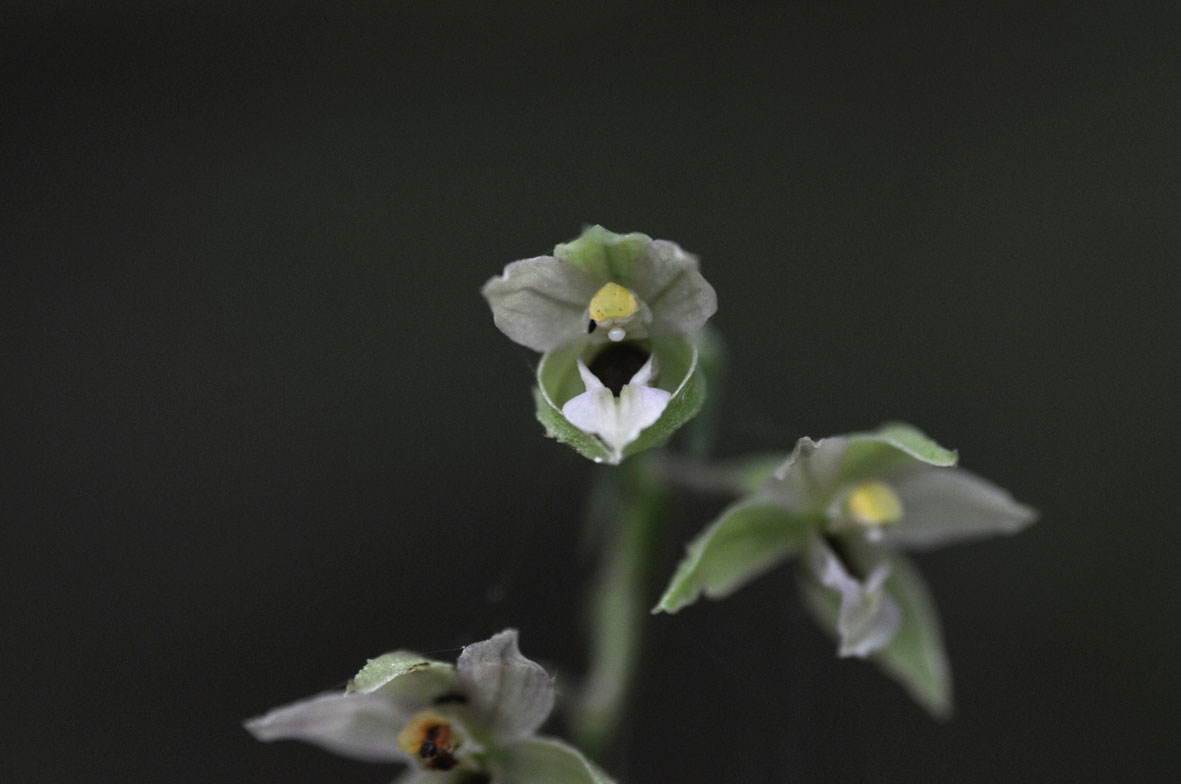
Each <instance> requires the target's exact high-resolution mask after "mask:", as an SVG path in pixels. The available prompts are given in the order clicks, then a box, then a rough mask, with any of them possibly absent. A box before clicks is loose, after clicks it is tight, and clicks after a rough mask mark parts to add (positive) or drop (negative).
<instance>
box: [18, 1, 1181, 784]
mask: <svg viewBox="0 0 1181 784" xmlns="http://www.w3.org/2000/svg"><path fill="white" fill-rule="evenodd" d="M244 5H245V6H246V8H245V10H244V9H242V8H239V7H238V4H225V5H221V6H218V5H210V4H189V3H175V2H172V3H153V4H142V5H135V4H130V3H108V4H104V6H105V9H104V10H101V11H100V10H94V9H90V10H87V9H86V8H84V5H83V4H81V3H68V2H57V3H49V2H46V3H41V4H37V5H36V6H29V7H27V8H26V9H24V10H15V11H10V12H8V13H7V14H6V17H5V20H4V22H3V26H2V27H0V63H2V68H3V70H2V72H0V89H3V96H2V101H0V118H2V119H0V134H2V135H0V167H2V168H0V198H2V200H3V201H2V204H0V208H2V209H0V260H2V261H0V292H2V296H3V300H2V301H0V320H2V321H3V331H2V333H0V341H2V344H0V345H2V347H3V362H4V367H3V371H2V373H3V376H2V378H3V383H2V387H0V388H2V389H3V395H4V397H3V405H2V408H0V410H2V411H3V418H4V430H3V443H4V447H3V455H4V459H3V491H4V492H3V504H2V519H3V523H2V526H3V527H2V531H3V540H2V551H0V553H2V555H0V558H3V568H2V569H0V589H2V593H0V597H2V598H0V602H2V604H3V618H4V630H3V637H2V639H3V642H0V650H2V651H3V656H2V658H3V662H4V670H5V676H4V681H5V685H4V687H3V692H2V697H3V705H4V709H3V715H4V719H3V722H4V728H3V731H2V735H3V737H4V740H5V747H6V748H7V749H8V751H7V752H5V754H4V756H3V758H2V761H0V771H4V778H5V780H6V781H14V782H15V781H19V782H32V781H50V780H52V781H67V780H73V781H101V780H105V781H169V782H174V781H176V782H180V781H192V782H208V781H248V780H249V781H276V782H278V781H306V782H317V781H321V782H327V781H332V782H344V781H350V782H354V781H355V782H382V781H387V780H388V779H389V778H391V777H392V775H393V769H391V768H382V767H375V766H370V765H365V764H362V763H356V762H351V761H347V760H343V759H337V758H334V757H331V756H330V755H328V754H325V753H323V752H321V751H319V750H316V749H312V748H309V747H303V746H300V745H297V744H281V745H274V746H263V745H260V744H257V743H255V742H254V741H253V740H251V739H250V738H249V737H248V736H247V735H246V733H245V732H243V731H242V730H241V729H240V728H239V724H238V723H239V721H240V720H241V719H242V718H244V717H246V716H249V715H252V714H255V713H257V712H260V711H262V710H264V709H266V708H268V707H270V706H272V705H275V704H278V703H280V702H285V701H288V700H290V699H294V698H296V697H300V696H303V695H307V694H311V693H313V692H315V691H318V690H320V689H323V688H328V687H332V686H336V685H340V684H341V683H343V681H344V680H345V679H346V678H347V677H348V676H350V675H351V674H352V673H353V672H354V671H355V670H356V669H357V667H358V666H359V665H360V664H362V663H363V662H364V660H365V658H366V657H368V656H373V655H376V654H378V653H380V652H382V651H384V650H387V649H390V648H393V647H397V646H406V647H414V648H418V649H420V650H424V651H428V652H436V653H437V655H438V656H440V657H443V658H448V657H451V656H453V655H454V654H455V653H456V652H457V650H458V646H461V645H462V644H464V643H466V642H471V641H473V640H476V639H481V638H483V637H485V636H487V635H488V634H490V633H492V632H494V631H497V630H499V629H501V628H503V627H504V626H507V625H514V626H517V627H519V628H520V629H521V635H522V645H523V648H524V650H525V652H526V653H527V654H528V655H530V656H532V657H534V658H538V659H540V660H542V661H544V662H546V663H547V665H549V667H550V668H551V671H552V672H555V673H556V674H557V676H558V684H559V687H560V688H562V687H565V689H566V690H567V691H569V690H572V689H573V686H574V684H575V683H576V677H577V674H578V672H579V669H580V667H581V666H582V656H583V653H582V651H583V650H584V640H582V639H581V638H580V637H579V636H578V634H577V632H578V630H579V629H580V625H579V615H578V609H577V608H578V606H579V601H580V590H581V589H580V585H581V584H582V583H583V582H584V581H585V579H586V577H587V576H588V574H589V567H590V565H589V564H588V563H587V561H586V559H585V558H583V557H582V556H581V555H580V553H581V551H580V547H579V536H580V519H579V516H580V509H581V503H582V499H583V496H584V493H585V490H586V488H587V487H588V486H589V481H590V480H591V479H592V477H593V475H594V474H595V473H596V472H597V471H602V470H605V469H601V468H596V467H595V466H592V465H590V464H588V463H586V462H585V461H582V460H580V459H579V458H578V457H577V456H576V455H574V454H573V453H572V452H570V451H568V450H565V449H563V448H561V447H559V446H557V445H555V444H553V443H551V442H549V441H547V440H545V439H543V438H541V434H540V428H539V426H538V425H537V424H536V423H535V421H534V420H533V415H532V408H531V407H532V404H531V401H530V395H529V387H530V384H531V371H530V367H531V364H532V363H533V362H534V357H533V355H532V354H531V353H530V352H528V351H526V350H524V349H521V348H519V347H516V346H514V345H512V344H511V343H509V341H508V340H507V339H505V338H503V337H502V336H501V335H500V334H499V333H498V332H497V331H496V330H495V329H494V327H493V326H492V322H491V318H490V315H489V313H488V311H487V308H486V306H485V304H484V302H483V301H482V300H481V299H480V297H479V295H478V289H479V286H480V285H481V284H482V283H483V282H484V280H485V279H486V278H487V277H489V276H491V275H493V274H495V273H497V272H499V270H500V269H501V267H502V266H503V265H504V264H505V263H506V262H508V261H511V260H513V259H516V258H521V257H525V256H532V255H537V254H540V253H543V252H547V251H548V250H549V249H550V248H551V247H552V246H553V244H554V243H556V242H559V241H565V240H568V239H570V238H571V237H573V236H575V235H576V234H577V233H578V231H579V229H580V227H581V226H582V224H583V223H584V222H598V223H602V224H604V225H606V226H607V227H609V228H612V229H615V230H617V231H631V230H639V231H644V232H646V233H649V234H651V235H653V236H656V237H661V238H667V239H673V240H676V241H678V242H680V243H681V244H682V245H683V246H684V247H686V248H687V249H689V250H691V251H693V252H696V253H697V254H699V255H700V256H701V258H702V264H703V269H704V271H705V273H706V274H707V276H708V277H709V279H710V280H711V282H712V283H713V285H714V286H715V287H716V289H717V291H718V295H719V301H720V307H719V311H718V314H717V316H716V319H715V323H716V325H717V326H718V327H719V328H720V329H721V331H722V332H723V333H724V335H725V337H726V339H727V341H728V343H729V347H730V350H731V363H730V373H729V376H728V381H727V386H726V389H725V406H724V414H723V415H724V422H723V427H724V429H723V434H722V437H721V440H720V444H719V451H720V453H721V454H724V455H732V454H737V453H738V452H740V451H744V450H748V449H758V450H768V449H770V450H786V449H788V448H789V447H790V445H791V444H792V443H794V441H795V439H796V438H798V437H799V436H803V435H810V436H814V437H820V436H824V435H828V434H832V433H836V432H841V431H847V430H855V429H863V428H867V427H872V426H874V425H876V424H878V423H879V422H881V421H883V420H889V419H904V420H908V421H911V422H914V423H915V424H918V425H919V426H921V427H923V428H924V429H926V430H927V431H928V432H929V433H931V434H932V435H933V436H935V437H936V438H937V439H938V440H940V441H941V442H942V443H944V444H945V445H948V446H951V447H956V448H958V449H959V450H960V453H961V458H962V464H963V465H965V466H966V467H968V468H969V469H972V470H974V471H976V472H978V473H981V474H983V475H985V476H987V477H990V478H992V479H993V480H995V481H997V482H998V483H1000V484H1002V485H1003V486H1005V487H1008V488H1010V489H1011V490H1012V491H1013V493H1014V494H1015V495H1016V496H1017V497H1018V498H1019V499H1021V500H1023V501H1025V502H1028V503H1030V504H1032V505H1033V506H1035V507H1037V508H1038V509H1040V511H1041V514H1042V518H1041V520H1040V522H1039V523H1038V524H1037V525H1036V526H1035V527H1033V528H1032V529H1030V530H1029V531H1028V532H1027V533H1024V534H1022V535H1021V536H1019V537H1017V538H1014V539H1004V540H992V541H988V542H983V543H979V544H974V545H966V546H962V547H957V548H954V549H948V550H945V551H937V552H933V553H930V554H926V555H923V556H921V557H920V559H919V562H920V565H921V567H922V569H923V571H924V573H925V574H926V576H927V577H928V579H929V580H930V583H931V585H932V587H933V590H934V591H935V594H936V597H937V600H938V602H939V605H940V607H941V610H942V617H943V620H944V624H945V627H946V636H947V642H948V647H949V649H950V653H951V657H952V662H953V666H954V670H955V675H956V679H957V681H956V682H957V701H958V713H957V716H956V717H955V719H954V720H953V721H952V722H951V723H949V724H946V725H940V724H937V723H934V722H932V721H930V720H929V719H928V718H927V717H926V716H925V715H923V714H922V713H921V712H920V711H919V710H918V709H917V708H916V707H914V706H913V705H911V704H910V703H909V702H908V701H907V700H906V698H905V697H904V696H903V695H902V693H901V691H900V690H898V689H897V688H896V687H895V686H894V685H893V684H892V683H890V682H888V681H887V680H885V679H884V678H882V677H880V676H879V675H878V674H877V673H876V672H875V671H874V670H873V669H872V667H870V666H868V665H865V664H863V663H860V662H853V661H839V660H837V659H836V657H835V656H834V655H833V652H832V647H833V646H832V644H831V642H830V641H828V640H827V639H825V638H824V637H823V636H822V635H821V634H820V633H819V632H818V631H817V630H816V629H815V628H814V627H813V626H812V625H811V623H810V622H809V621H808V620H807V619H806V617H804V615H803V614H802V610H801V609H800V607H799V605H798V602H797V600H796V598H795V592H794V586H793V581H792V578H791V573H790V571H789V570H779V571H777V572H775V573H774V574H772V575H770V576H768V577H766V578H764V579H762V580H760V581H759V582H757V583H755V584H753V585H751V586H750V587H748V588H747V589H746V590H744V591H743V592H741V593H740V594H738V595H736V596H734V597H732V598H731V599H729V600H727V601H725V602H721V603H708V604H703V605H700V606H697V607H693V608H691V609H689V610H686V611H685V612H683V613H682V614H681V615H679V616H676V617H666V616H661V617H655V618H653V619H652V620H651V622H650V623H649V625H648V629H649V631H650V633H651V637H650V641H651V645H650V647H649V649H648V658H647V662H646V666H645V669H644V671H643V673H642V686H641V689H640V692H639V695H638V700H637V703H636V707H635V711H634V715H633V717H632V718H633V723H632V726H631V730H630V741H631V743H630V746H629V752H628V754H627V758H626V764H624V765H619V766H616V767H614V771H615V772H616V773H618V774H620V775H621V777H623V778H624V779H625V780H626V781H628V782H668V781H688V782H697V781H701V782H719V781H724V782H731V781H734V782H737V781H741V782H778V781H793V782H830V781H890V782H893V781H897V782H913V781H955V782H995V781H1018V780H1023V781H1063V782H1067V781H1069V782H1074V781H1083V780H1093V781H1116V780H1119V781H1152V780H1169V778H1170V776H1171V775H1172V774H1174V773H1175V771H1176V769H1177V767H1178V762H1179V760H1178V752H1177V749H1176V740H1177V734H1178V729H1179V724H1181V715H1179V714H1181V710H1179V707H1178V695H1179V694H1181V678H1179V673H1181V667H1179V665H1178V664H1177V647H1178V646H1177V644H1178V633H1177V632H1178V630H1177V618H1178V610H1177V594H1178V589H1179V588H1181V585H1179V582H1178V579H1177V577H1176V568H1177V565H1178V553H1179V552H1181V550H1179V548H1178V545H1179V544H1181V542H1179V538H1181V537H1179V534H1178V530H1179V524H1178V518H1177V508H1178V498H1177V495H1178V493H1177V487H1178V479H1177V475H1178V474H1177V470H1178V460H1177V457H1178V443H1177V440H1178V439H1177V434H1178V417H1177V413H1176V412H1177V401H1178V376H1179V374H1178V363H1177V348H1178V345H1177V344H1178V333H1179V330H1178V321H1179V320H1178V318H1177V304H1176V303H1177V295H1178V283H1179V276H1178V271H1177V261H1178V248H1179V247H1181V242H1179V240H1181V232H1179V231H1178V216H1179V215H1181V198H1179V197H1181V194H1179V187H1178V183H1179V174H1181V171H1179V168H1181V167H1179V166H1178V160H1179V152H1178V150H1179V147H1178V142H1179V123H1178V120H1179V119H1181V111H1179V107H1181V90H1179V89H1178V87H1179V80H1181V71H1179V66H1181V58H1179V57H1178V54H1177V53H1178V41H1179V40H1181V39H1179V36H1178V33H1179V29H1181V28H1179V24H1178V22H1179V16H1178V10H1177V5H1176V4H1175V3H1168V4H1162V5H1161V6H1159V7H1158V6H1154V5H1151V4H1147V3H1133V4H1114V3H1113V4H1111V7H1110V8H1108V9H1106V10H1103V9H1101V8H1100V7H1095V6H1088V5H1082V6H1080V5H1079V4H1077V3H1067V2H1054V3H1037V4H1026V3H1006V4H990V7H989V8H988V9H987V10H985V9H981V8H977V7H966V6H965V7H960V6H955V7H953V6H952V5H950V4H932V5H931V6H930V7H927V8H908V9H899V8H893V7H892V8H886V7H885V6H883V5H881V4H876V3H864V4H852V5H850V4H846V3H817V4H815V5H814V6H813V7H810V8H786V7H782V6H781V5H779V4H773V3H738V2H735V3H728V4H725V5H723V4H721V3H714V4H702V3H692V2H689V3H687V2H667V3H584V4H579V5H569V6H567V5H563V4H558V3H554V4H544V5H542V4H538V5H535V6H532V7H526V6H524V5H519V4H513V3H506V4H497V5H493V4H475V3H470V4H469V3H459V2H441V3H422V4H413V5H411V4H397V3H390V4H382V5H353V4H348V5H347V7H338V6H344V4H337V3H325V4H322V5H321V4H308V3H289V4H271V3H268V4H262V3H253V4H244ZM716 508H717V505H716V504H715V503H714V502H708V503H706V502H702V501H701V500H700V499H687V500H686V501H685V502H684V503H682V504H679V505H678V507H677V516H676V525H677V528H676V529H675V534H674V537H673V541H669V542H668V543H667V546H666V547H665V548H664V549H665V559H666V563H665V565H664V568H666V569H671V563H672V562H673V561H675V559H676V557H677V556H678V555H679V553H680V550H681V547H682V544H683V543H684V542H685V541H687V540H688V538H689V537H690V536H691V535H692V534H693V533H694V532H696V531H697V530H698V529H699V528H700V526H702V525H703V524H704V523H705V522H706V521H707V520H708V519H709V517H710V515H711V514H712V513H713V512H714V511H715V510H716ZM652 598H653V599H655V594H654V595H653V597H652ZM555 729H558V730H560V727H556V728H555ZM14 752H15V753H14Z"/></svg>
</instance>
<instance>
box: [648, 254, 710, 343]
mask: <svg viewBox="0 0 1181 784" xmlns="http://www.w3.org/2000/svg"><path fill="white" fill-rule="evenodd" d="M628 282H629V283H630V284H631V286H632V287H633V288H634V289H635V291H636V292H637V293H638V294H639V296H640V297H641V298H642V299H643V300H644V302H645V303H646V304H647V305H648V308H649V309H650V310H651V312H652V324H651V326H650V330H651V331H652V332H653V333H654V334H655V333H663V334H683V333H686V332H695V331H697V330H699V329H701V328H702V327H704V326H705V322H706V321H708V320H709V318H710V316H712V315H713V314H714V313H715V312H716V311H717V309H718V296H717V293H716V292H714V288H713V286H711V285H709V283H708V282H707V281H706V279H705V278H703V277H702V276H701V273H700V272H698V271H697V257H696V256H693V255H691V254H689V253H686V252H685V251H684V250H682V249H681V246H680V245H677V244H676V243H675V242H669V241H667V240H654V241H652V242H650V243H648V245H647V247H646V248H645V249H644V252H643V253H641V254H640V255H639V256H637V257H636V260H635V263H634V264H633V265H632V269H631V276H630V278H629V281H628Z"/></svg>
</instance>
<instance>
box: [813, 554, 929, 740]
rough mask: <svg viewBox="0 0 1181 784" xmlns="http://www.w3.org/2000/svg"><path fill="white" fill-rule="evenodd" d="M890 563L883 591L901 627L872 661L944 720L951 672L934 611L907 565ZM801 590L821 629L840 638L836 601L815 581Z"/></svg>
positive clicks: (915, 573)
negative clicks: (895, 606)
mask: <svg viewBox="0 0 1181 784" xmlns="http://www.w3.org/2000/svg"><path fill="white" fill-rule="evenodd" d="M889 560H890V576H889V578H888V579H887V580H886V584H885V592H886V593H887V594H888V595H889V596H890V597H891V598H892V599H893V600H894V601H895V602H896V603H897V605H898V609H899V611H900V614H901V623H900V624H899V627H898V631H897V633H896V634H895V635H894V637H893V639H891V640H890V643H889V644H888V645H887V646H886V647H885V648H883V649H882V650H880V651H878V652H877V653H875V654H873V660H874V662H875V663H876V664H877V665H878V666H879V667H881V668H882V670H883V671H884V672H885V673H886V674H887V675H889V676H890V677H891V678H893V679H894V680H895V681H897V682H898V683H899V684H900V685H901V686H902V688H904V689H905V690H906V692H907V693H908V694H909V695H910V696H911V697H912V698H913V699H914V700H915V701H916V702H918V703H919V704H920V705H922V706H923V707H924V708H926V709H927V711H929V712H930V713H931V715H933V716H934V717H935V718H940V719H941V718H946V717H947V716H948V715H950V713H951V671H950V668H949V666H948V663H947V654H946V653H945V651H944V647H943V634H942V632H941V631H940V628H939V618H938V615H937V614H936V612H935V606H934V604H933V603H932V601H931V597H930V594H929V593H928V591H927V588H926V585H925V584H924V583H923V580H922V578H921V577H920V576H919V574H918V571H917V570H915V569H914V567H912V566H911V564H910V562H909V561H908V560H907V559H906V558H903V557H902V556H900V555H897V554H893V555H891V556H889ZM801 587H802V589H803V592H804V598H805V599H806V600H807V605H808V609H810V610H811V611H812V614H813V615H814V616H815V617H816V619H817V621H818V622H819V623H820V625H821V626H823V627H824V628H825V629H826V630H827V631H829V632H830V633H832V634H834V635H836V634H838V632H837V622H838V617H839V614H840V608H841V602H840V598H839V597H837V596H836V595H835V594H834V593H833V592H832V591H831V590H828V589H827V588H825V587H823V586H821V585H819V584H818V583H816V582H815V581H813V580H801Z"/></svg>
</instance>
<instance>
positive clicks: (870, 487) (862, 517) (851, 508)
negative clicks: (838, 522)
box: [845, 482, 902, 525]
mask: <svg viewBox="0 0 1181 784" xmlns="http://www.w3.org/2000/svg"><path fill="white" fill-rule="evenodd" d="M845 511H846V512H847V513H848V515H849V517H851V518H853V519H854V520H856V521H857V522H859V523H861V524H862V525H889V524H890V523H896V522H898V521H899V520H901V519H902V501H900V500H899V499H898V494H897V493H895V492H894V490H893V489H891V487H890V486H889V485H888V484H886V483H885V482H866V483H864V484H861V485H858V486H857V487H855V488H853V492H851V493H849V495H848V497H847V498H846V499H845Z"/></svg>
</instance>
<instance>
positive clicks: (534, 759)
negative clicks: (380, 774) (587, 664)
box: [245, 629, 610, 784]
mask: <svg viewBox="0 0 1181 784" xmlns="http://www.w3.org/2000/svg"><path fill="white" fill-rule="evenodd" d="M553 704H554V687H553V682H552V681H551V679H550V677H549V675H547V674H546V672H545V670H544V669H542V667H541V666H540V665H538V664H536V663H534V662H532V661H530V660H529V659H527V658H525V657H524V656H522V655H521V652H520V650H519V649H518V647H517V632H516V631H515V630H512V629H509V630H506V631H503V632H501V633H499V634H496V635H494V636H492V637H491V638H490V639H488V640H485V641H484V642H478V643H474V644H472V645H468V646H467V647H465V648H464V649H463V652H462V653H461V654H460V656H459V660H458V662H457V663H456V664H455V665H451V664H447V663H444V662H438V661H433V660H430V659H427V658H425V657H422V656H419V655H418V654H415V653H410V652H408V651H396V652H393V653H387V654H384V655H382V656H379V657H378V658H376V659H370V660H369V663H368V664H366V665H365V666H364V667H363V668H362V669H361V671H360V672H358V673H357V675H356V677H355V678H353V680H352V681H351V682H350V683H349V685H348V687H347V688H346V689H345V691H344V692H328V693H324V694H320V695H318V696H315V697H311V698H309V699H306V700H301V701H299V702H295V703H292V704H290V705H285V706H283V707H280V708H275V709H274V710H272V711H270V712H269V713H267V714H265V715H263V716H259V717H256V718H253V719H250V720H249V721H247V722H246V725H245V726H246V729H247V730H249V731H250V732H251V733H252V734H253V735H254V736H255V737H256V738H258V739H259V740H263V741H272V740H281V739H294V740H302V741H306V742H308V743H313V744H315V745H317V746H320V747H322V748H325V749H328V750H329V751H333V752H335V753H337V754H341V755H343V756H346V757H353V758H355V759H361V760H367V761H371V762H405V763H407V764H409V765H410V769H409V770H408V771H407V772H406V773H405V774H404V775H403V776H402V777H401V778H400V779H398V782H399V784H410V782H415V783H416V784H476V782H485V783H489V782H490V783H491V784H519V782H525V781H545V782H554V783H555V784H565V783H566V782H569V783H570V784H609V782H610V780H609V779H608V778H607V777H606V776H605V775H604V774H603V773H602V772H601V771H599V770H598V769H597V768H596V767H595V766H594V765H593V764H592V763H590V762H589V761H588V760H587V759H586V758H585V757H583V756H582V754H581V753H580V752H578V750H576V749H574V748H573V747H571V746H568V745H566V744H565V743H563V742H562V741H559V740H556V739H553V738H544V737H538V736H536V735H535V734H534V733H535V732H536V730H537V728H538V727H540V726H541V724H542V723H543V722H544V721H545V719H546V717H548V716H549V713H550V710H551V709H552V708H553Z"/></svg>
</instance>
